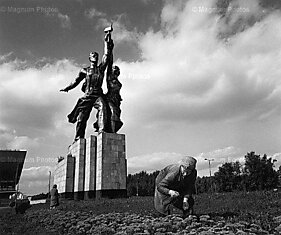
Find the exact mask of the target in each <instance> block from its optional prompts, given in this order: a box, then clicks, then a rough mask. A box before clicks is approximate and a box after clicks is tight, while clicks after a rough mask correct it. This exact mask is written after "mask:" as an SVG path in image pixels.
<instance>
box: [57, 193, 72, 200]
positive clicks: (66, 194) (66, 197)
mask: <svg viewBox="0 0 281 235" xmlns="http://www.w3.org/2000/svg"><path fill="white" fill-rule="evenodd" d="M60 198H64V199H73V198H74V195H73V192H65V193H60Z"/></svg>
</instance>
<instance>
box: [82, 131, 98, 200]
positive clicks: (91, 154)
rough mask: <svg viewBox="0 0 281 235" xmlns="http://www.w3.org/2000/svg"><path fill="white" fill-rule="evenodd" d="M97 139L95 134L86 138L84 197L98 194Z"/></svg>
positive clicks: (93, 196)
mask: <svg viewBox="0 0 281 235" xmlns="http://www.w3.org/2000/svg"><path fill="white" fill-rule="evenodd" d="M96 140H97V137H96V136H94V135H91V136H90V137H89V138H87V140H86V156H85V187H84V190H85V194H84V199H93V198H95V196H96V194H95V190H96Z"/></svg>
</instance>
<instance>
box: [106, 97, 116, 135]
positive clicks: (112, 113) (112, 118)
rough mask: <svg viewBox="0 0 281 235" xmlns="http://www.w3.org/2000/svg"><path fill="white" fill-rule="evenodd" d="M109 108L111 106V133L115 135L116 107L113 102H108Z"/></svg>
mask: <svg viewBox="0 0 281 235" xmlns="http://www.w3.org/2000/svg"><path fill="white" fill-rule="evenodd" d="M108 106H109V110H110V127H111V131H112V133H115V132H116V131H115V129H116V128H115V118H114V115H115V112H114V105H113V104H112V103H111V102H108Z"/></svg>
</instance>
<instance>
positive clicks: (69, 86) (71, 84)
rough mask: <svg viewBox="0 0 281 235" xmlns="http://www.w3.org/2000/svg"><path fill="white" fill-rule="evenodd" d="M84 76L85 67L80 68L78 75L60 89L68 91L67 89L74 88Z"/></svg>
mask: <svg viewBox="0 0 281 235" xmlns="http://www.w3.org/2000/svg"><path fill="white" fill-rule="evenodd" d="M85 77H86V71H85V69H82V70H81V71H80V73H79V75H78V77H77V78H76V79H75V80H74V81H73V82H72V83H70V84H69V85H68V86H67V87H65V88H64V89H61V90H60V91H63V92H68V91H69V90H71V89H73V88H75V87H76V86H77V85H78V84H79V83H80V82H81V81H82V80H83V79H84V78H85Z"/></svg>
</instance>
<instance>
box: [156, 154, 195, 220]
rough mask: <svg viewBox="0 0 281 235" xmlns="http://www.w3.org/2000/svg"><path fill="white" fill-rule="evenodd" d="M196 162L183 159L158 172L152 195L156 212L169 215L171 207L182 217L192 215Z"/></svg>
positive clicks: (187, 158) (186, 158) (191, 158)
mask: <svg viewBox="0 0 281 235" xmlns="http://www.w3.org/2000/svg"><path fill="white" fill-rule="evenodd" d="M196 162H197V161H196V159H195V158H193V157H185V158H183V159H182V160H181V161H179V162H178V163H177V164H173V165H169V166H167V167H165V168H164V169H163V170H161V171H160V173H159V174H158V176H157V177H156V180H155V195H154V206H155V209H156V210H157V211H158V212H160V213H161V214H163V215H169V214H171V209H172V207H176V208H178V209H180V210H181V211H182V212H183V216H184V217H186V216H187V215H190V214H193V205H194V199H193V197H192V194H194V193H195V181H196V177H197V171H196V169H195V168H196Z"/></svg>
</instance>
